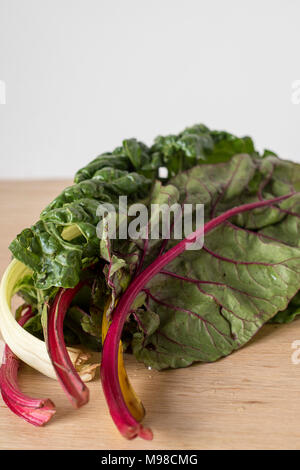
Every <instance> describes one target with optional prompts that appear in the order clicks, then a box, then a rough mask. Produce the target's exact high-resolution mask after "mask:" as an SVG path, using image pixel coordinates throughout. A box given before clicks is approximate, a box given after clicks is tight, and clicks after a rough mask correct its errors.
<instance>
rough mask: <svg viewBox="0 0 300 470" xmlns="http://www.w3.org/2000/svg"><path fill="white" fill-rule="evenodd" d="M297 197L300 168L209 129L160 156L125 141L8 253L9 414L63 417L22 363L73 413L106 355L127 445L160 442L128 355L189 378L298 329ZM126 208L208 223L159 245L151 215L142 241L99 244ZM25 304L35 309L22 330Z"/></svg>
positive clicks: (37, 419) (0, 300)
mask: <svg viewBox="0 0 300 470" xmlns="http://www.w3.org/2000/svg"><path fill="white" fill-rule="evenodd" d="M162 167H163V168H164V171H163V172H161V171H160V169H161V168H162ZM162 174H163V175H164V178H162V177H160V175H162ZM166 175H167V176H166ZM299 189H300V166H299V165H297V164H295V163H292V162H289V161H285V160H281V159H280V158H278V157H277V156H276V155H275V154H274V153H273V152H270V151H265V152H264V153H263V154H262V155H261V154H259V153H258V152H257V151H256V150H255V148H254V145H253V142H252V140H251V139H250V138H249V137H244V138H237V137H235V136H233V135H231V134H228V133H226V132H217V131H211V130H209V129H208V128H207V127H205V126H203V125H196V126H194V127H191V128H187V129H185V130H184V131H183V132H181V133H180V134H178V135H169V136H166V137H162V136H160V137H158V138H157V139H155V141H154V144H153V145H152V146H151V147H147V146H146V145H144V144H143V143H141V142H138V141H137V140H135V139H129V140H125V141H124V142H123V144H122V146H121V147H118V148H117V149H115V150H114V151H113V152H111V153H105V154H102V155H100V156H99V157H97V158H95V159H94V160H93V161H92V162H91V163H89V164H88V165H87V166H86V167H84V168H82V169H81V170H79V171H78V172H77V174H76V176H75V182H74V185H73V186H70V187H68V188H66V189H65V190H64V191H63V192H62V193H61V194H60V195H59V196H58V197H57V198H56V199H55V200H54V201H53V202H52V203H51V204H49V206H48V207H46V208H45V210H44V211H43V212H42V213H41V216H40V219H39V221H38V222H37V223H36V224H35V225H33V226H32V227H31V228H28V229H25V230H23V232H21V233H20V234H19V235H18V236H17V238H16V239H15V240H14V241H13V242H12V243H11V245H10V249H11V251H12V254H13V256H14V260H13V261H12V263H11V264H10V265H9V267H8V268H7V270H6V273H5V274H4V277H3V279H2V283H1V287H0V290H1V292H0V312H1V317H0V327H1V332H2V334H3V337H4V339H5V341H6V343H7V346H6V349H5V352H4V357H3V361H2V362H3V363H2V366H1V369H0V386H1V391H2V396H3V399H4V401H5V402H6V403H7V405H8V406H9V408H10V409H11V410H12V411H14V412H15V413H16V414H19V415H20V416H23V417H24V418H25V419H26V420H27V421H29V422H31V423H33V424H36V425H41V424H44V423H45V422H47V421H48V420H49V419H50V417H51V416H52V415H53V413H54V405H53V404H52V402H51V401H50V400H36V399H32V398H29V397H26V396H24V395H22V392H21V391H20V390H19V389H18V385H17V370H18V364H19V359H20V360H22V361H24V362H26V363H27V364H29V365H31V366H32V367H34V368H36V369H37V370H39V371H40V372H42V373H43V374H46V375H48V376H49V377H54V378H55V377H56V378H57V379H58V380H59V381H60V383H61V385H62V387H63V389H64V390H65V392H66V395H67V396H68V398H69V399H70V401H71V403H72V404H73V405H74V407H80V406H82V405H84V404H85V403H87V401H88V398H89V393H88V388H87V386H86V385H85V382H87V381H89V380H91V379H92V378H93V377H94V375H95V372H96V369H97V367H98V364H97V362H94V363H93V362H92V361H91V354H90V352H91V351H98V352H101V371H100V376H101V381H102V387H103V391H104V395H105V397H106V400H107V404H108V407H109V411H110V413H111V416H112V418H113V420H114V422H115V424H116V426H117V428H118V429H119V431H120V433H121V434H122V435H123V436H124V437H126V438H128V439H132V438H134V437H136V436H140V437H142V438H144V439H152V431H151V430H150V429H148V428H145V427H143V425H142V424H141V422H142V419H143V417H144V414H145V410H144V407H143V405H142V402H141V401H140V400H139V398H138V397H137V396H136V394H135V392H134V390H133V388H132V386H131V384H130V382H129V379H128V377H127V374H126V370H125V366H124V362H123V351H124V350H126V351H127V352H129V353H132V354H134V356H135V357H136V358H137V360H138V361H141V362H143V363H144V364H145V365H146V366H147V367H149V366H150V367H152V368H155V369H158V370H162V369H167V368H179V367H187V366H189V365H190V364H192V363H194V362H197V361H199V362H212V361H216V360H218V359H219V358H221V357H224V356H227V355H228V354H231V353H232V352H233V351H235V350H236V349H239V348H241V347H242V346H244V345H245V344H246V343H247V342H248V341H249V340H250V339H251V338H252V337H253V336H254V335H255V333H256V332H257V331H258V330H259V329H260V328H261V327H262V326H263V325H264V324H265V323H267V322H270V321H272V322H278V323H284V322H289V321H292V320H293V319H294V318H295V317H296V316H297V315H298V313H300V295H299V294H298V291H299V288H300V248H299V217H300V193H299ZM120 196H123V197H124V196H126V197H127V203H128V207H129V206H130V205H131V204H134V203H142V204H144V205H146V206H147V207H148V208H150V207H152V205H153V204H164V205H165V206H167V207H168V206H171V205H173V204H178V205H179V207H181V206H183V205H184V204H189V205H190V207H192V208H193V207H195V206H196V204H204V225H203V226H200V227H194V229H193V230H194V231H191V233H189V234H188V236H187V237H186V238H184V236H183V237H182V239H175V238H174V237H172V233H171V236H170V237H169V238H165V239H161V238H160V237H158V238H155V239H151V238H149V237H148V236H147V234H149V233H150V228H151V224H153V219H151V217H150V218H149V221H148V226H147V227H146V230H141V231H140V236H139V237H135V238H127V239H126V238H124V237H123V236H120V232H118V231H117V234H119V236H117V237H111V236H110V232H109V231H107V230H103V231H102V234H101V237H100V238H99V231H98V230H97V226H98V223H99V213H97V208H98V206H99V204H105V203H106V204H107V203H109V204H110V205H111V206H112V207H115V208H116V211H118V210H119V207H120V206H119V197H120ZM97 214H98V215H97ZM117 215H118V217H117V219H118V224H119V226H121V222H122V220H123V219H122V218H123V216H124V214H121V213H117ZM129 220H130V217H129ZM173 226H174V220H173ZM144 228H145V227H144ZM161 230H162V228H161ZM171 232H172V230H171ZM203 236H204V244H203V247H202V248H201V249H197V250H195V249H194V250H191V249H190V248H191V245H192V244H194V243H195V241H197V240H199V239H200V238H201V237H203ZM16 293H18V294H19V296H21V298H23V300H24V304H23V307H22V308H21V310H22V312H23V314H22V315H21V316H20V315H19V317H18V318H17V319H19V323H18V322H17V321H16V320H15V318H14V316H13V315H12V313H11V299H12V297H13V295H14V294H16ZM18 358H19V359H18ZM195 373H197V371H196V369H195Z"/></svg>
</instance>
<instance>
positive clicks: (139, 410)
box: [102, 302, 145, 422]
mask: <svg viewBox="0 0 300 470" xmlns="http://www.w3.org/2000/svg"><path fill="white" fill-rule="evenodd" d="M108 307H109V302H108V303H107V305H106V307H105V310H104V313H103V318H102V344H104V340H105V337H106V334H107V331H108V328H109V325H110V323H109V321H108V318H107V315H106V313H107V310H108ZM118 375H119V381H120V387H121V391H122V395H123V398H124V401H125V403H126V405H127V408H128V409H129V411H130V413H131V414H132V416H133V417H134V418H135V419H136V420H137V421H139V422H140V421H142V419H143V418H144V416H145V408H144V406H143V403H142V402H141V400H140V399H139V398H138V396H137V395H136V393H135V391H134V389H133V388H132V385H131V383H130V381H129V378H128V375H127V372H126V369H125V365H124V360H123V346H122V341H120V344H119V352H118Z"/></svg>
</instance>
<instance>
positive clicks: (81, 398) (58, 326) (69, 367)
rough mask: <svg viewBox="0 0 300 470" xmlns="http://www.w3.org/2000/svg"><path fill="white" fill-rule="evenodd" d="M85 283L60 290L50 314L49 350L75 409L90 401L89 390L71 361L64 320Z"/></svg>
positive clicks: (60, 379)
mask: <svg viewBox="0 0 300 470" xmlns="http://www.w3.org/2000/svg"><path fill="white" fill-rule="evenodd" d="M82 286H83V283H79V284H77V286H76V287H74V288H73V289H60V291H59V292H58V294H57V295H56V297H55V299H54V302H53V304H52V305H51V307H50V309H49V312H48V322H47V338H46V343H47V348H48V352H49V356H50V358H51V361H52V364H53V367H54V369H55V372H56V375H57V378H58V380H59V382H60V383H61V385H62V387H63V389H64V391H65V392H66V394H67V396H68V398H69V400H70V402H71V403H72V405H73V406H74V407H75V408H79V407H81V406H82V405H85V404H86V403H87V402H88V401H89V389H88V388H87V387H86V386H85V384H84V383H83V382H82V380H81V378H80V377H79V375H78V373H77V372H76V370H75V368H74V366H73V364H72V361H71V360H70V357H69V354H68V351H67V348H66V345H65V341H64V333H63V324H64V318H65V315H66V313H67V310H68V308H69V306H70V303H71V301H72V299H73V298H74V296H75V295H76V294H77V292H78V291H79V290H80V289H81V287H82Z"/></svg>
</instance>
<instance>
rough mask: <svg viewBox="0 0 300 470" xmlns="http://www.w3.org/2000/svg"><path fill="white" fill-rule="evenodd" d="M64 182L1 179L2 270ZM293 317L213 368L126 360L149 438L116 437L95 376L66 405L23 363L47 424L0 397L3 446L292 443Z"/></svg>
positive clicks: (295, 416) (299, 419)
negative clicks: (47, 410)
mask: <svg viewBox="0 0 300 470" xmlns="http://www.w3.org/2000/svg"><path fill="white" fill-rule="evenodd" d="M68 184H70V182H69V181H34V182H33V181H27V182H24V181H10V182H7V181H5V182H4V181H2V182H1V181H0V216H1V232H0V234H1V235H0V244H1V245H0V270H1V275H2V273H3V271H4V269H5V267H6V266H7V265H8V263H9V260H10V253H9V251H8V248H7V247H8V245H9V242H10V241H11V240H12V239H13V238H14V237H15V235H16V234H17V233H19V232H20V231H21V229H23V228H24V227H27V226H30V225H31V224H32V223H34V222H35V221H36V220H37V219H38V216H39V213H40V211H41V209H42V208H44V206H45V205H46V204H47V203H48V202H50V201H51V200H52V199H53V198H54V197H55V196H56V195H57V194H58V193H59V192H60V191H61V190H62V189H63V188H64V187H65V186H67V185H68ZM295 340H300V320H299V321H295V322H294V323H292V324H290V325H284V326H271V325H267V326H266V327H264V328H263V329H262V330H261V331H260V332H259V333H258V335H257V336H256V337H255V339H254V340H252V341H251V342H250V343H249V344H248V345H247V346H246V347H244V348H243V349H242V350H240V351H237V352H236V353H234V354H232V355H231V356H229V357H227V358H225V359H222V360H220V361H218V362H216V363H213V364H198V365H194V366H192V367H189V368H187V369H181V370H175V371H165V372H156V371H154V370H148V369H146V368H145V367H144V366H143V365H142V364H139V363H138V362H136V360H135V359H134V358H133V357H130V356H126V365H127V369H128V374H129V377H130V379H131V381H132V383H133V385H134V387H135V389H136V391H137V393H138V395H139V396H140V397H141V398H142V400H143V403H144V405H145V408H146V410H147V416H146V419H145V423H146V424H147V425H148V426H150V427H151V428H152V430H153V432H154V440H153V441H152V442H146V441H143V440H141V439H135V440H133V441H126V440H125V439H123V438H122V437H121V436H120V435H119V433H118V431H117V430H116V429H115V427H114V424H113V422H112V420H111V418H110V416H109V413H108V410H107V406H106V403H105V400H104V397H103V393H102V389H101V383H100V380H99V378H97V379H96V380H95V381H94V382H91V383H90V384H89V388H90V392H91V397H90V402H89V404H88V405H86V406H85V407H83V408H81V409H80V410H74V409H72V407H71V405H70V404H69V402H68V400H67V399H66V397H65V396H64V393H63V391H62V390H61V388H60V385H59V384H58V382H57V381H55V380H51V379H49V378H47V377H44V376H42V375H40V374H39V373H38V372H36V371H35V370H33V369H31V368H30V367H28V366H25V365H24V366H23V367H22V370H21V373H20V384H21V387H22V389H23V390H24V392H26V393H29V394H31V395H32V396H36V397H39V398H46V397H49V398H51V399H52V400H53V401H54V402H55V404H56V407H57V412H56V415H55V416H54V418H53V420H52V421H51V422H50V423H49V424H48V425H46V426H45V427H44V428H35V427H34V426H31V425H30V424H28V423H26V422H24V421H23V420H22V419H21V418H19V417H17V416H15V415H14V414H13V413H11V412H10V410H8V409H7V408H6V406H5V405H4V403H3V401H2V400H1V399H0V448H1V449H276V448H277V449H287V448H288V449H299V448H300V393H299V392H300V364H299V365H295V364H293V363H292V360H291V356H292V353H293V352H294V350H293V349H292V343H293V342H294V341H295Z"/></svg>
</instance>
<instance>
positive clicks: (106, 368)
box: [101, 193, 294, 439]
mask: <svg viewBox="0 0 300 470" xmlns="http://www.w3.org/2000/svg"><path fill="white" fill-rule="evenodd" d="M293 194H294V193H291V194H288V195H285V196H281V197H276V198H274V199H267V200H265V201H258V202H253V203H251V204H244V205H242V206H238V207H234V208H233V209H230V210H228V211H227V212H224V213H223V214H221V215H219V216H218V217H216V218H214V219H212V220H210V221H209V222H207V223H206V224H205V225H204V227H201V228H199V229H198V230H196V231H195V232H193V233H192V234H191V235H189V236H188V237H187V238H186V239H184V240H182V241H181V242H179V243H178V244H177V245H175V246H174V247H172V248H171V249H170V250H168V251H167V252H166V253H164V254H163V255H161V256H159V257H158V258H157V259H156V260H155V261H154V262H153V263H152V264H151V265H149V266H148V267H147V268H146V269H145V270H144V271H142V272H141V273H140V274H139V275H138V276H137V277H136V278H135V279H134V280H133V281H132V283H131V284H130V285H129V287H128V288H127V290H126V291H125V292H124V294H123V295H122V297H121V299H120V301H119V303H118V305H117V307H116V308H115V310H114V312H113V314H112V322H111V325H110V327H109V330H108V333H107V335H106V339H105V342H104V345H103V352H102V364H101V381H102V387H103V391H104V394H105V397H106V401H107V404H108V407H109V411H110V414H111V416H112V419H113V420H114V422H115V424H116V426H117V428H118V429H119V431H120V433H121V434H122V435H123V436H124V437H126V438H127V439H132V438H134V437H136V436H140V437H142V438H144V439H152V432H151V430H149V429H144V428H143V427H142V425H141V424H140V423H139V422H137V421H136V420H135V419H134V418H133V416H132V415H131V414H130V412H129V410H128V408H127V406H126V403H125V401H124V398H123V395H122V392H121V387H120V383H119V378H118V348H119V342H120V339H121V334H122V330H123V326H124V323H125V321H126V318H127V315H128V312H129V311H130V307H131V304H132V303H133V301H134V299H135V297H136V296H137V295H138V294H139V292H140V291H141V290H142V289H143V288H144V287H145V286H146V284H147V283H148V282H149V281H150V279H152V277H153V276H155V275H156V274H158V273H159V272H160V271H161V270H162V269H163V268H164V267H165V266H166V265H167V264H168V263H170V262H171V261H172V260H173V259H175V258H176V257H177V256H179V255H180V254H181V253H182V252H184V251H185V250H186V248H187V246H188V245H189V244H190V243H195V241H196V240H197V239H199V238H200V237H201V236H203V235H204V234H205V233H209V232H210V231H211V230H213V229H214V228H216V227H217V226H219V225H220V224H222V223H223V222H224V221H225V220H227V219H229V218H230V217H233V216H235V215H237V214H241V213H242V212H246V211H250V210H253V209H257V208H260V207H265V206H271V205H273V204H275V203H278V202H280V201H283V200H284V199H287V198H289V197H291V196H292V195H293Z"/></svg>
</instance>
